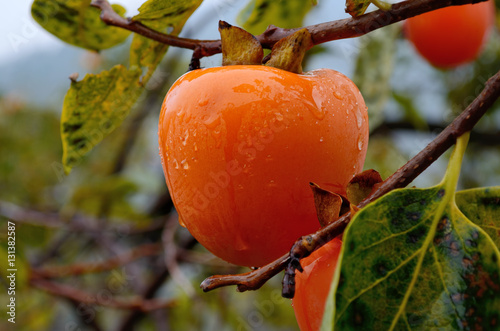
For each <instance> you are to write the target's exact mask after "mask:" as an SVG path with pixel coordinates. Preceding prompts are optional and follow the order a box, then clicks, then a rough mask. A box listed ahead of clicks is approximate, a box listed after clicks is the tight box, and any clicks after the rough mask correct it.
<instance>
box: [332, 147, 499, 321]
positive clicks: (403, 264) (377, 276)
mask: <svg viewBox="0 0 500 331" xmlns="http://www.w3.org/2000/svg"><path fill="white" fill-rule="evenodd" d="M463 145H464V144H463V141H462V142H461V143H460V142H459V148H458V150H459V151H461V152H459V153H455V154H454V155H455V156H453V157H452V160H451V161H450V166H449V168H448V171H447V174H446V177H445V180H444V181H443V182H442V184H440V185H438V186H436V187H432V188H429V189H401V190H396V191H393V192H391V193H389V194H387V195H385V196H384V197H382V198H380V199H379V200H377V201H375V202H374V203H372V204H370V205H368V206H367V207H366V208H364V209H362V210H361V211H359V212H358V213H357V214H356V215H355V217H354V218H353V220H352V221H351V223H350V224H349V226H348V228H347V229H346V232H345V233H344V242H343V248H342V255H341V257H340V260H339V262H338V263H339V265H340V268H337V271H336V274H335V277H334V281H333V288H334V289H336V292H335V293H333V292H332V293H331V294H332V295H331V296H330V298H329V301H330V302H329V304H330V306H329V307H330V308H331V307H332V302H333V301H334V300H335V303H334V306H335V308H334V309H331V310H327V311H326V314H325V318H324V321H323V329H324V330H331V329H332V325H334V327H335V329H337V330H463V329H472V330H491V329H492V328H495V327H498V324H497V323H498V321H500V252H499V251H498V248H497V247H496V246H495V244H494V243H493V241H492V240H491V238H490V237H489V236H488V235H487V234H486V232H484V231H483V230H482V229H481V228H480V227H479V226H477V225H475V224H473V223H472V222H471V221H469V220H468V219H467V218H466V217H465V216H464V215H463V214H462V213H461V212H460V211H459V209H458V208H457V206H456V204H455V201H454V197H455V187H456V182H457V180H458V172H459V169H460V162H461V155H463V151H464V149H465V148H464V146H463ZM457 154H458V155H459V156H460V157H456V155H457ZM334 298H335V299H334Z"/></svg>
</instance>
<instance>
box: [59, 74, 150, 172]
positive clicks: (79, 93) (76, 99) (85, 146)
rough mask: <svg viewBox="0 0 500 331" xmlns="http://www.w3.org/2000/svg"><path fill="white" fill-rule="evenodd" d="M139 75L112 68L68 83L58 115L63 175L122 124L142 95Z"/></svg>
mask: <svg viewBox="0 0 500 331" xmlns="http://www.w3.org/2000/svg"><path fill="white" fill-rule="evenodd" d="M140 75H141V71H140V70H137V69H136V70H128V69H127V68H125V67H124V66H122V65H116V66H115V67H113V68H112V69H111V70H109V71H103V72H102V73H100V74H98V75H93V74H89V75H87V76H85V78H84V79H83V80H81V81H79V82H72V83H71V87H70V89H69V91H68V93H67V94H66V97H65V99H64V104H63V110H62V116H61V137H62V143H63V165H64V170H65V171H66V172H69V171H70V170H71V168H72V167H73V166H75V165H76V164H78V163H79V162H80V161H81V158H82V157H83V156H84V155H85V154H86V153H88V152H89V151H90V150H91V149H92V148H93V147H94V146H95V145H96V144H98V143H99V142H100V141H101V140H102V139H104V137H105V136H107V135H108V134H109V133H111V131H113V130H114V129H115V128H116V127H117V126H118V125H120V124H121V123H122V121H123V120H124V119H125V117H126V116H127V115H128V113H129V111H130V108H131V107H132V106H133V105H134V104H135V102H136V101H137V99H138V98H139V96H140V94H141V92H142V87H141V85H140V84H139V76H140Z"/></svg>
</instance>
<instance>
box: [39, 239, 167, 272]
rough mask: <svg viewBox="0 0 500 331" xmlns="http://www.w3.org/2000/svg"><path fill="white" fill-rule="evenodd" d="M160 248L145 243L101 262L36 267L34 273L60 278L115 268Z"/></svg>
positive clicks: (156, 252) (149, 254)
mask: <svg viewBox="0 0 500 331" xmlns="http://www.w3.org/2000/svg"><path fill="white" fill-rule="evenodd" d="M161 248H162V246H161V245H160V244H145V245H142V246H139V247H136V248H134V249H132V250H131V251H129V252H127V253H124V254H121V255H118V256H115V257H112V258H110V259H108V260H105V261H102V262H97V263H75V264H72V265H64V266H46V267H44V268H43V269H42V268H40V269H36V273H37V274H38V275H40V276H42V277H44V278H61V277H68V276H79V275H83V274H90V273H99V272H103V271H109V270H113V269H116V268H118V267H121V266H123V265H126V264H129V263H131V262H133V261H135V260H137V259H140V258H142V257H146V256H152V255H157V254H159V253H160V252H161Z"/></svg>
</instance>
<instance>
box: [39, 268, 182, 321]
mask: <svg viewBox="0 0 500 331" xmlns="http://www.w3.org/2000/svg"><path fill="white" fill-rule="evenodd" d="M30 285H31V286H34V287H36V288H38V289H41V290H44V291H46V292H49V293H51V294H53V295H56V296H59V297H62V298H66V299H70V300H73V301H76V302H80V303H83V304H87V305H99V306H103V307H110V308H116V309H125V310H134V311H141V312H149V311H153V310H157V309H162V308H168V307H172V305H174V304H175V302H174V301H172V300H168V301H165V300H158V299H149V300H148V299H143V298H133V299H128V300H124V299H115V298H113V297H109V296H104V295H99V294H90V293H88V292H85V291H82V290H80V289H77V288H74V287H72V286H69V285H65V284H60V283H56V282H53V281H50V280H47V279H44V278H41V277H38V275H37V274H36V273H33V274H32V275H31V279H30Z"/></svg>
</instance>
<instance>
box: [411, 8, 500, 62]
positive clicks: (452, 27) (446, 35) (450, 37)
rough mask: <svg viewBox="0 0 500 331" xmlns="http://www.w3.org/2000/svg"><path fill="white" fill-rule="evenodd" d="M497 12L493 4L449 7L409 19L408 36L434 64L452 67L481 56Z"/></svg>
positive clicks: (419, 50)
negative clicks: (480, 53)
mask: <svg viewBox="0 0 500 331" xmlns="http://www.w3.org/2000/svg"><path fill="white" fill-rule="evenodd" d="M494 13H495V7H494V3H493V1H487V2H481V3H477V4H473V5H462V6H451V7H446V8H442V9H438V10H435V11H432V12H428V13H425V14H422V15H419V16H415V17H412V18H409V19H407V20H406V21H405V34H406V36H407V38H408V39H409V40H410V41H411V42H412V43H413V45H414V46H415V48H416V49H417V51H418V52H419V53H420V54H421V55H422V56H423V57H424V58H425V59H427V61H429V62H430V63H431V64H432V65H434V66H436V67H440V68H453V67H457V66H459V65H461V64H465V63H468V62H471V61H473V60H475V59H476V58H477V57H478V54H479V52H480V51H481V49H482V46H483V45H484V44H485V41H486V39H487V37H488V35H489V32H490V31H491V28H492V27H493V24H494Z"/></svg>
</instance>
